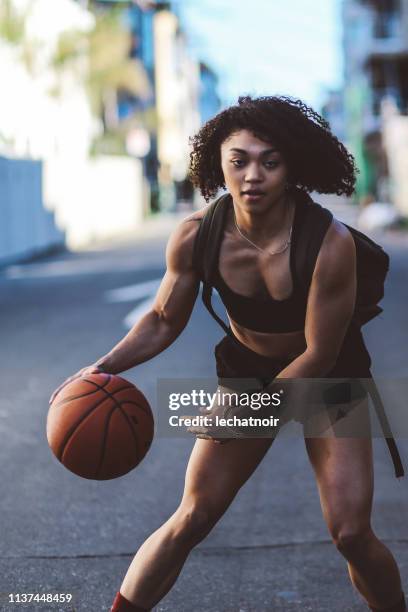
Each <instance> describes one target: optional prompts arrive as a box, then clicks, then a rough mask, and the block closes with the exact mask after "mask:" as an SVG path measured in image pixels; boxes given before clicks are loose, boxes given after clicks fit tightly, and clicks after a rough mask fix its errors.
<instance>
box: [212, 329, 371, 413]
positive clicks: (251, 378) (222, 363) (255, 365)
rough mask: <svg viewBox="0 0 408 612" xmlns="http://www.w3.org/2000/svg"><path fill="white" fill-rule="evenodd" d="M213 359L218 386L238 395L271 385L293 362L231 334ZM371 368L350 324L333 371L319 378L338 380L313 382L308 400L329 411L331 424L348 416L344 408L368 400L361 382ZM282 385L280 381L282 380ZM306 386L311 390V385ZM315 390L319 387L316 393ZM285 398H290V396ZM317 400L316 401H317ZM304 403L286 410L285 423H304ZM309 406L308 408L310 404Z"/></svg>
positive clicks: (218, 345)
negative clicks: (264, 352) (262, 352)
mask: <svg viewBox="0 0 408 612" xmlns="http://www.w3.org/2000/svg"><path fill="white" fill-rule="evenodd" d="M215 358H216V368H217V376H218V383H219V385H220V386H222V387H227V388H232V389H239V390H240V391H241V392H242V391H244V390H245V387H246V386H247V387H248V388H250V389H251V390H253V389H254V388H255V385H254V382H255V384H256V385H257V387H256V388H258V389H262V388H263V387H265V386H266V385H270V384H271V383H272V382H273V380H274V378H275V377H276V375H277V374H278V373H279V372H281V371H282V370H283V369H284V368H285V367H286V366H287V365H288V364H289V363H290V362H291V361H292V359H288V360H278V359H275V358H270V357H265V356H263V355H260V354H259V353H256V352H254V351H252V350H251V349H249V348H248V347H247V346H245V345H244V344H242V343H241V342H239V340H237V338H236V337H235V336H233V334H232V333H230V334H227V335H226V336H225V337H224V338H223V339H222V340H221V342H219V343H218V344H217V346H216V347H215ZM370 366H371V358H370V355H369V353H368V351H367V348H366V346H365V343H364V339H363V336H362V333H361V330H360V329H359V328H358V327H356V326H354V325H351V326H350V327H349V329H348V331H347V333H346V336H345V338H344V341H343V344H342V348H341V350H340V353H339V355H338V358H337V361H336V364H335V366H334V368H333V369H332V370H331V371H330V372H328V373H327V374H326V375H325V376H322V377H321V379H337V380H336V381H333V384H331V383H330V382H329V381H328V380H325V381H323V382H320V381H321V379H319V380H318V381H315V385H314V391H313V395H310V396H307V397H313V398H314V400H313V401H314V402H315V404H316V401H317V404H319V406H320V407H319V408H318V410H322V408H329V409H330V410H331V417H330V421H331V423H332V424H333V422H337V421H338V420H339V419H341V418H342V417H343V416H345V415H346V414H347V411H345V406H348V405H349V406H350V407H352V406H355V401H356V400H357V401H360V400H363V399H364V398H365V397H367V390H366V387H365V385H364V383H363V380H364V379H371V378H372V374H371V371H370ZM339 379H340V380H339ZM281 382H283V381H282V379H281ZM285 383H286V381H285ZM289 383H290V381H287V385H289ZM295 384H296V381H295ZM319 385H320V387H319ZM309 387H310V388H311V385H309ZM316 388H318V392H317V394H316ZM287 397H290V395H288V396H287ZM304 397H306V395H305V396H304ZM316 397H318V398H319V399H318V400H316ZM306 403H307V402H306ZM306 403H303V406H302V407H301V409H299V407H297V408H296V410H295V412H294V413H292V414H291V412H290V409H289V410H288V411H287V415H288V418H285V419H284V421H287V420H291V419H294V420H296V421H299V422H303V423H304V424H305V423H306V422H307V420H308V418H310V414H311V413H310V411H309V412H308V406H307V405H306ZM309 405H311V404H310V402H309ZM336 406H338V407H339V409H338V411H336V410H333V409H334V408H335V407H336Z"/></svg>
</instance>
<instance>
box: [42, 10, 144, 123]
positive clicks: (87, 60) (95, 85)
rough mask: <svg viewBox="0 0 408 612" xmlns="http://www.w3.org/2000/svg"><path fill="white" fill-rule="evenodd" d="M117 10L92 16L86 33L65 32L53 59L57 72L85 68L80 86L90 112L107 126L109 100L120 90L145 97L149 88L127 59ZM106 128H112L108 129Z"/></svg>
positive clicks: (126, 36)
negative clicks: (90, 109) (91, 26)
mask: <svg viewBox="0 0 408 612" xmlns="http://www.w3.org/2000/svg"><path fill="white" fill-rule="evenodd" d="M121 14H122V11H121V10H120V9H119V10H118V9H116V10H111V11H106V12H102V13H98V12H97V13H95V26H94V28H93V29H92V30H91V31H90V32H85V33H84V32H76V31H70V32H65V33H64V34H62V35H61V37H60V39H59V41H58V46H57V49H56V53H55V55H54V58H53V65H54V68H55V69H56V70H57V71H58V70H60V71H63V70H67V69H69V70H76V69H77V70H78V69H80V68H79V67H80V66H82V67H83V66H84V65H86V69H85V74H84V84H85V86H86V88H87V91H88V95H89V99H90V103H91V108H92V111H93V113H94V114H95V115H96V116H97V117H99V118H103V120H104V122H105V124H106V123H108V124H109V118H108V117H109V112H108V111H109V109H108V108H107V106H109V100H114V96H115V95H116V92H118V91H120V90H123V91H127V92H129V93H131V94H133V95H134V96H137V97H141V98H146V97H148V96H149V93H150V86H149V81H148V77H147V75H146V72H145V70H144V68H143V66H142V64H141V63H140V62H139V61H137V60H134V59H132V58H130V57H129V51H130V45H131V37H130V34H129V32H128V31H127V30H126V29H125V28H124V27H123V25H122V23H121ZM108 127H112V126H109V125H108Z"/></svg>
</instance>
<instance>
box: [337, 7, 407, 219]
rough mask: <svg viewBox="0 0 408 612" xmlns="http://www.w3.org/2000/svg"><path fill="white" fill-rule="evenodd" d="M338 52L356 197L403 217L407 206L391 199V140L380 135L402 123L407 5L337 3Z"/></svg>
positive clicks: (395, 178)
mask: <svg viewBox="0 0 408 612" xmlns="http://www.w3.org/2000/svg"><path fill="white" fill-rule="evenodd" d="M343 50H344V65H345V74H344V76H345V88H344V112H345V120H346V121H345V129H346V139H347V141H348V144H349V146H350V148H351V150H352V151H353V153H354V155H355V157H356V161H357V165H358V166H359V168H360V175H359V177H358V184H357V196H358V197H359V199H360V200H362V199H363V200H364V199H367V200H369V199H375V200H382V201H389V200H393V201H394V203H395V204H396V205H397V206H398V207H399V208H400V209H401V210H405V213H407V212H408V201H407V202H403V201H402V200H401V197H399V196H397V193H398V192H399V191H400V186H399V185H398V183H399V182H400V181H401V180H402V179H401V176H400V174H399V173H398V172H397V173H396V170H395V168H396V167H397V166H398V167H399V163H400V162H399V163H398V164H396V163H395V162H394V159H393V158H394V157H395V155H398V156H399V155H400V153H399V152H397V151H396V149H395V142H396V138H393V137H392V136H390V135H389V134H388V137H387V138H385V131H384V130H385V129H387V131H388V132H389V131H390V129H391V130H392V129H393V128H391V127H390V121H391V122H393V123H394V124H396V117H399V121H398V126H399V127H398V129H399V130H401V129H403V127H402V126H403V125H405V122H406V121H407V117H406V115H407V112H408V0H343ZM384 105H388V106H387V107H388V112H386V113H385V112H384V110H383V109H384V108H385V106H384ZM391 107H392V108H393V109H394V110H393V112H390V108H391ZM386 123H387V124H388V125H387V128H385V125H386ZM390 142H393V146H392V147H390Z"/></svg>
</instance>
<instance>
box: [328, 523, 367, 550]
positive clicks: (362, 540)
mask: <svg viewBox="0 0 408 612" xmlns="http://www.w3.org/2000/svg"><path fill="white" fill-rule="evenodd" d="M329 530H330V533H331V536H332V539H333V542H334V544H335V546H336V548H337V550H338V551H339V552H340V553H341V554H342V555H343V556H344V557H346V558H348V557H353V556H356V555H359V554H360V553H363V552H364V550H366V547H367V544H368V542H369V541H370V539H371V538H372V537H373V535H374V534H373V531H372V529H371V525H370V523H369V522H367V521H361V520H354V521H339V522H337V523H335V524H332V525H329Z"/></svg>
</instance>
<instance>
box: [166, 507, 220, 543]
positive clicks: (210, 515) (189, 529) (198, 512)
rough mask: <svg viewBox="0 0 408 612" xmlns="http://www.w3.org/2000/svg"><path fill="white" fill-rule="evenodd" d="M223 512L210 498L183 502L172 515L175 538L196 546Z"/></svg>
mask: <svg viewBox="0 0 408 612" xmlns="http://www.w3.org/2000/svg"><path fill="white" fill-rule="evenodd" d="M222 514H223V511H221V509H220V508H218V507H217V506H215V505H214V504H212V503H211V502H210V501H209V500H205V499H193V500H189V501H186V502H183V503H182V504H181V505H180V506H179V508H178V509H177V510H176V512H175V513H174V515H173V517H172V519H173V520H172V523H173V528H172V534H173V538H175V539H177V540H179V541H181V542H185V543H188V544H189V545H193V546H194V545H195V544H198V543H199V542H200V541H201V540H202V539H204V538H205V537H206V536H207V535H208V533H209V532H210V531H211V529H212V528H213V527H214V525H215V524H216V523H217V521H218V519H219V518H220V517H221V516H222Z"/></svg>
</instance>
